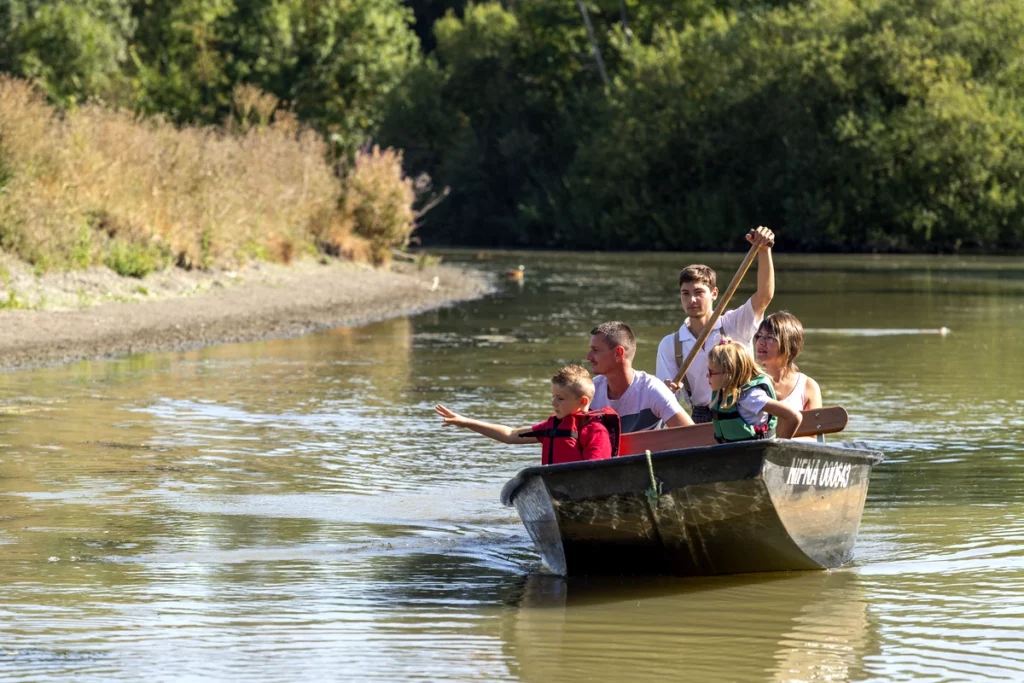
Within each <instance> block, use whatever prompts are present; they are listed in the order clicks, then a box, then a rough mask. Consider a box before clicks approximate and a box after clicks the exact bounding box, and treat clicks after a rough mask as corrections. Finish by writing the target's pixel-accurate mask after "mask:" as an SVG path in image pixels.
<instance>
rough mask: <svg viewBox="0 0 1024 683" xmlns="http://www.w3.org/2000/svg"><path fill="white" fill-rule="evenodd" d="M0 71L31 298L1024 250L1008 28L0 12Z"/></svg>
mask: <svg viewBox="0 0 1024 683" xmlns="http://www.w3.org/2000/svg"><path fill="white" fill-rule="evenodd" d="M587 22H589V23H590V25H591V28H592V31H591V32H590V33H589V34H588V31H587V26H586V24H587ZM0 71H2V72H7V74H8V76H5V77H3V79H4V80H2V81H0V197H2V198H3V202H2V203H0V248H3V249H4V250H6V251H8V252H11V253H13V254H16V255H17V256H19V258H22V259H24V260H26V261H27V262H29V263H31V264H33V265H34V266H35V267H36V268H37V269H39V270H48V269H68V268H78V267H85V266H89V265H95V264H99V263H103V264H106V265H108V266H110V267H111V268H113V269H114V270H116V271H117V272H119V273H122V274H126V275H142V274H145V273H146V272H148V271H151V270H153V269H158V268H163V267H167V266H169V265H178V266H181V267H186V268H197V267H198V268H215V267H218V266H223V265H230V264H234V263H237V262H240V261H244V260H245V259H251V258H257V259H265V260H271V261H282V262H287V261H289V260H291V259H292V258H295V257H297V256H299V255H302V254H316V255H320V256H340V257H344V258H350V259H353V260H367V261H373V262H384V261H386V260H387V259H388V258H389V257H390V255H391V254H392V252H393V250H394V249H402V248H404V247H405V246H407V245H408V243H409V240H410V238H411V234H412V231H413V230H414V229H415V230H416V231H417V236H418V237H419V238H421V239H422V241H423V243H424V244H426V245H441V244H460V245H471V246H482V247H511V248H517V247H536V248H562V249H603V250H617V249H623V250H698V251H703V250H719V249H722V248H723V247H727V246H728V245H733V244H735V241H736V239H735V238H736V234H737V233H738V232H739V233H742V232H743V231H745V230H746V229H747V228H749V227H752V226H754V225H756V224H765V225H770V226H772V227H773V228H775V229H776V230H777V231H778V232H779V233H780V235H784V236H785V244H786V248H787V249H788V250H803V251H829V252H928V253H934V252H938V253H1013V252H1017V251H1019V250H1021V249H1022V248H1024V4H1022V3H1019V2H1012V1H1010V0H989V1H982V0H964V1H957V0H859V1H851V0H828V1H822V2H799V1H794V2H786V1H783V0H687V1H685V2H666V1H663V0H655V1H653V2H647V1H644V2H641V1H640V0H590V1H589V2H583V3H577V2H572V1H570V0H565V1H564V2H550V1H549V0H516V1H515V2H505V3H478V4H472V3H465V2H462V1H461V0H406V2H405V3H402V2H400V1H399V0H316V1H314V0H253V1H252V2H245V3H241V2H237V0H180V1H174V2H172V1H171V0H82V1H81V2H77V3H64V2H59V1H57V0H8V2H5V3H3V4H2V5H0ZM29 82H31V83H32V84H33V86H32V87H30V86H29V85H28V83H29ZM375 143H377V144H380V145H382V146H383V147H384V149H383V150H382V149H380V148H378V147H376V146H374V145H375ZM403 169H404V173H403ZM414 179H415V180H414ZM430 179H432V180H433V186H434V187H437V188H442V187H443V188H449V189H450V196H448V197H447V198H445V199H444V200H443V201H440V202H439V203H436V206H434V207H433V208H432V210H431V211H430V212H429V213H426V214H424V213H423V209H424V208H426V205H428V204H433V203H435V202H433V201H432V200H434V199H437V198H438V197H439V196H440V194H441V193H439V192H432V191H431V189H430V188H431V180H430ZM417 224H418V225H417Z"/></svg>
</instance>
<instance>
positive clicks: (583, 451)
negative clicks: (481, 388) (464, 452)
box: [434, 365, 620, 465]
mask: <svg viewBox="0 0 1024 683" xmlns="http://www.w3.org/2000/svg"><path fill="white" fill-rule="evenodd" d="M593 398H594V382H593V381H592V380H591V379H590V373H589V372H587V371H586V370H584V369H583V368H581V367H580V366H578V365H567V366H565V367H564V368H561V369H560V370H559V371H558V372H556V373H555V376H554V377H552V378H551V406H552V407H553V408H554V409H555V414H554V415H552V416H551V417H549V418H548V419H547V420H545V421H544V422H541V423H540V424H535V425H533V426H532V427H519V428H512V427H506V426H504V425H497V424H490V423H487V422H480V421H479V420H473V419H471V418H468V417H463V416H462V415H457V414H456V413H453V412H452V411H450V410H448V409H447V408H445V407H444V406H443V405H441V404H438V405H436V406H434V410H435V411H436V412H437V414H438V415H440V416H441V417H442V418H444V425H445V426H446V427H447V426H449V425H453V426H455V427H464V428H466V429H471V430H472V431H474V432H476V433H478V434H483V435H484V436H487V437H490V438H492V439H495V440H496V441H501V442H502V443H538V442H540V443H541V444H542V445H543V453H542V456H541V463H542V464H544V465H558V464H561V463H565V462H578V461H581V460H602V459H605V458H611V457H613V456H614V455H616V454H617V453H618V446H619V431H620V427H619V416H618V415H616V414H615V411H613V410H611V409H610V408H606V409H604V410H601V411H594V412H589V408H590V402H591V401H592V400H593Z"/></svg>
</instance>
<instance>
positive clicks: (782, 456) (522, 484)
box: [502, 440, 881, 576]
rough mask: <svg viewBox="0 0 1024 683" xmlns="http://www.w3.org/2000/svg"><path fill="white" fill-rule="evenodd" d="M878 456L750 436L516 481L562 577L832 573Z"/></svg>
mask: <svg viewBox="0 0 1024 683" xmlns="http://www.w3.org/2000/svg"><path fill="white" fill-rule="evenodd" d="M880 460H881V456H880V455H879V454H878V453H875V452H871V451H867V450H862V449H853V448H840V447H835V446H831V445H825V444H815V443H802V442H793V441H781V440H780V441H747V442H739V443H734V444H723V445H720V446H712V447H706V448H690V449H684V450H678V451H667V452H663V453H655V454H653V455H651V456H650V460H648V458H647V456H645V455H635V456H628V457H622V458H614V459H612V460H601V461H590V462H580V463H571V464H566V465H555V466H549V467H531V468H527V469H525V470H523V471H522V472H520V473H519V474H518V475H517V476H516V477H515V478H514V479H513V480H511V481H510V482H509V483H508V484H506V486H505V488H504V490H503V491H502V501H503V502H504V503H506V504H509V505H514V506H515V507H516V509H517V511H518V512H519V516H520V519H522V521H523V524H524V525H525V526H526V529H527V531H528V532H529V533H530V536H531V538H533V541H534V543H535V544H536V546H537V549H538V551H539V552H540V554H541V556H542V558H543V560H544V563H545V564H546V565H547V566H548V567H549V568H550V569H551V570H552V571H553V572H555V573H557V574H562V575H580V574H674V575H680V576H693V575H711V574H734V573H744V572H764V571H783V570H800V569H825V568H832V567H838V566H841V565H843V564H845V563H847V562H849V561H850V560H851V559H852V557H853V548H854V545H855V543H856V539H857V531H858V528H859V526H860V518H861V514H862V512H863V509H864V500H865V497H866V496H867V490H868V480H869V477H870V474H871V467H872V466H873V465H875V464H876V463H877V462H879V461H880Z"/></svg>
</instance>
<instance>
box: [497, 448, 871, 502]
mask: <svg viewBox="0 0 1024 683" xmlns="http://www.w3.org/2000/svg"><path fill="white" fill-rule="evenodd" d="M839 443H844V444H848V445H845V446H838V445H835V444H834V443H821V442H817V441H791V440H788V439H776V440H772V441H736V442H732V443H723V444H715V445H712V446H695V447H691V448H677V449H673V450H668V451H658V452H655V453H651V463H652V464H654V463H657V462H658V461H667V460H676V459H678V458H681V457H688V456H696V455H698V454H706V453H707V452H709V451H714V450H716V449H717V450H722V449H726V450H739V449H737V447H738V446H744V447H749V446H750V445H751V444H758V445H760V446H761V447H762V448H763V453H762V456H761V457H762V458H763V457H766V456H767V454H768V453H769V452H770V451H772V450H775V449H778V448H785V449H787V450H789V449H796V450H798V451H807V452H808V453H809V454H810V453H819V454H822V455H826V454H827V455H829V456H833V457H838V456H843V457H847V458H850V457H852V458H854V459H858V460H860V459H863V460H867V461H868V462H867V463H866V464H868V465H869V466H870V467H874V466H875V465H878V464H879V463H881V462H882V461H884V460H885V457H884V456H883V455H882V453H881V452H880V451H877V450H874V449H872V448H870V447H869V446H868V445H867V444H864V443H863V442H839ZM742 450H743V451H747V448H743V449H742ZM722 457H729V454H727V453H726V454H722ZM646 460H647V454H646V453H638V454H635V455H623V456H619V457H616V458H607V459H602V460H582V461H579V462H567V463H560V464H557V465H532V466H530V467H524V468H523V469H521V470H519V472H517V473H516V475H515V476H514V477H512V479H510V480H509V481H508V482H506V483H505V485H504V486H503V487H502V489H501V502H502V504H503V505H505V506H507V507H513V506H514V505H515V503H514V499H515V495H516V493H517V492H518V490H519V489H520V488H521V487H522V486H523V484H525V483H526V481H527V480H528V479H530V478H531V477H536V476H540V477H543V476H544V475H546V474H549V473H553V472H558V473H563V472H572V471H576V470H580V471H585V470H591V469H613V468H619V467H630V466H634V465H636V464H638V463H646Z"/></svg>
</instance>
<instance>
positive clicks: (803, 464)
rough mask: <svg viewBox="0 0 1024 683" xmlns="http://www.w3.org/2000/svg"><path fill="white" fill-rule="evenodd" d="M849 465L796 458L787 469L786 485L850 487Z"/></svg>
mask: <svg viewBox="0 0 1024 683" xmlns="http://www.w3.org/2000/svg"><path fill="white" fill-rule="evenodd" d="M850 469H851V466H850V463H843V462H829V461H828V460H820V459H812V458H797V459H796V460H794V461H793V465H792V466H791V467H790V468H789V476H788V477H787V478H786V483H787V484H794V485H797V486H817V487H818V488H825V489H841V488H846V487H847V486H849V485H850Z"/></svg>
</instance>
